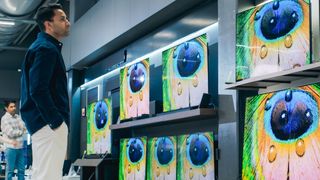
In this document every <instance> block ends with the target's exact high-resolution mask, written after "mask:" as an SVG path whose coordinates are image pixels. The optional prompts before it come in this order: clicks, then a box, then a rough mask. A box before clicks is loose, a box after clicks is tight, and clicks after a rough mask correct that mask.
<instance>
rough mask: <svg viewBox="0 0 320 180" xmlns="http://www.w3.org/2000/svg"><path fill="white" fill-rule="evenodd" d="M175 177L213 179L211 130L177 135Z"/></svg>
mask: <svg viewBox="0 0 320 180" xmlns="http://www.w3.org/2000/svg"><path fill="white" fill-rule="evenodd" d="M177 179H178V180H184V179H202V180H214V179H215V168H214V137H213V133H212V132H205V133H195V134H189V135H181V136H178V163H177Z"/></svg>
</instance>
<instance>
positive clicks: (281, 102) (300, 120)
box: [242, 83, 320, 180]
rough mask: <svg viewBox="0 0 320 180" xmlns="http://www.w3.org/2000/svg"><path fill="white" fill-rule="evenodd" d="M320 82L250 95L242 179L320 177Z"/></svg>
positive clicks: (247, 107)
mask: <svg viewBox="0 0 320 180" xmlns="http://www.w3.org/2000/svg"><path fill="white" fill-rule="evenodd" d="M319 95H320V84H319V83H317V84H313V85H308V86H302V87H299V88H291V89H286V90H282V91H278V92H273V93H267V94H261V95H257V96H253V97H250V98H247V101H246V111H245V124H244V142H243V159H242V179H249V180H253V179H277V180H282V179H283V180H287V179H318V178H319V177H320V143H319V142H320V130H319V108H320V98H319Z"/></svg>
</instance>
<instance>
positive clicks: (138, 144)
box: [127, 138, 144, 163]
mask: <svg viewBox="0 0 320 180" xmlns="http://www.w3.org/2000/svg"><path fill="white" fill-rule="evenodd" d="M127 146H128V148H127V156H128V157H129V160H130V161H131V162H132V163H138V162H139V161H141V159H142V158H143V154H144V145H143V142H142V141H141V140H140V139H138V138H131V139H130V140H129V142H128V145H127Z"/></svg>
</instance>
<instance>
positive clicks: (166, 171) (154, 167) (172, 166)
mask: <svg viewBox="0 0 320 180" xmlns="http://www.w3.org/2000/svg"><path fill="white" fill-rule="evenodd" d="M147 149H148V158H147V179H163V180H175V179H176V167H177V138H176V137H174V136H167V137H155V138H149V139H148V148H147Z"/></svg>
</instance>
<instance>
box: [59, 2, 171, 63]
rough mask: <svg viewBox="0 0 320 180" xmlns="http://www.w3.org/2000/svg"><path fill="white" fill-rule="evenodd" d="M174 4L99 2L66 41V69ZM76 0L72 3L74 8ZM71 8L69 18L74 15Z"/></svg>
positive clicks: (85, 15) (79, 22)
mask: <svg viewBox="0 0 320 180" xmlns="http://www.w3.org/2000/svg"><path fill="white" fill-rule="evenodd" d="M172 2H174V0H152V1H150V0H100V1H98V2H97V4H95V5H94V6H93V7H92V8H91V9H89V10H88V12H86V14H84V15H83V16H82V17H81V18H80V19H79V20H78V21H77V22H75V23H73V24H72V27H71V33H70V36H69V37H68V38H67V39H65V41H64V48H63V51H62V53H63V56H64V59H65V63H66V66H67V69H68V68H69V67H70V66H71V65H74V64H76V63H77V62H79V61H81V60H82V59H83V58H85V57H87V56H88V55H89V54H90V53H92V52H94V51H95V50H97V49H99V48H100V47H102V46H103V45H105V44H107V43H109V42H110V41H112V40H113V39H115V38H116V37H118V36H120V35H121V34H123V33H125V32H127V31H128V30H129V29H131V28H133V27H134V26H136V25H137V24H139V23H141V22H142V21H143V20H145V19H147V18H149V17H150V16H151V15H153V14H155V13H156V12H158V11H159V10H161V9H163V8H164V7H166V6H168V5H169V4H171V3H172ZM75 3H76V0H70V4H71V7H72V6H74V4H75ZM72 11H73V8H71V12H70V15H71V16H72V14H73V13H74V12H72Z"/></svg>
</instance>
